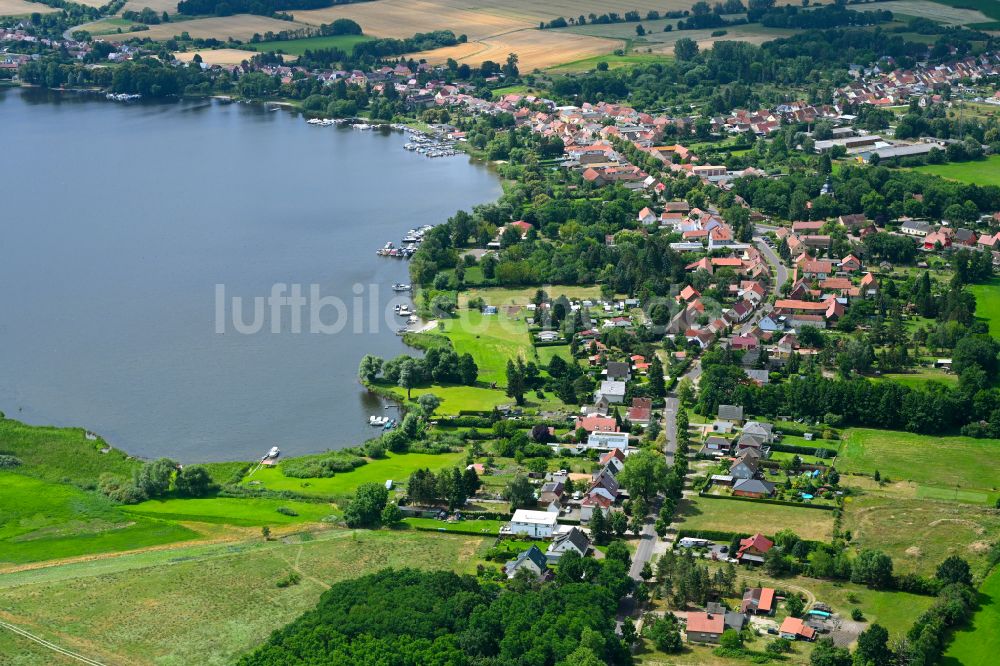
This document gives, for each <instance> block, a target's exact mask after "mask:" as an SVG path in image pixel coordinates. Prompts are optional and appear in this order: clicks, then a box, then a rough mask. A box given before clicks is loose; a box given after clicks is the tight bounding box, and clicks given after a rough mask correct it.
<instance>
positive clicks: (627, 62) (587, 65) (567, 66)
mask: <svg viewBox="0 0 1000 666" xmlns="http://www.w3.org/2000/svg"><path fill="white" fill-rule="evenodd" d="M670 59H671V58H670V57H669V56H666V55H662V54H653V53H626V54H625V55H615V54H613V53H611V54H605V55H599V56H591V57H589V58H584V59H582V60H574V61H572V62H567V63H563V64H561V65H557V66H555V67H550V68H549V70H548V71H549V72H552V73H553V74H573V73H577V72H589V71H590V70H592V69H596V68H597V63H600V62H606V63H608V69H617V68H619V67H630V66H632V65H644V64H647V63H651V62H665V61H668V60H670Z"/></svg>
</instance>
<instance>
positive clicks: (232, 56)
mask: <svg viewBox="0 0 1000 666" xmlns="http://www.w3.org/2000/svg"><path fill="white" fill-rule="evenodd" d="M195 54H198V55H200V56H201V60H202V62H205V63H207V64H209V65H238V64H240V63H241V62H243V61H244V60H249V59H250V58H252V57H254V56H255V55H257V52H256V51H244V50H243V49H206V50H203V51H187V52H183V53H175V54H174V57H175V58H177V59H178V60H180V61H181V62H190V61H191V60H193V59H194V56H195ZM295 59H296V56H285V62H289V61H292V60H295Z"/></svg>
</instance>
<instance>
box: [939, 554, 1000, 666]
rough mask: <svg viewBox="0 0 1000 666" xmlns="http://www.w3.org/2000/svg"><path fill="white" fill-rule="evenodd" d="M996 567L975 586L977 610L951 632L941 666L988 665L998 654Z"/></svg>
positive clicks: (998, 583)
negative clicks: (963, 624)
mask: <svg viewBox="0 0 1000 666" xmlns="http://www.w3.org/2000/svg"><path fill="white" fill-rule="evenodd" d="M997 627H1000V570H996V571H994V572H993V574H992V575H991V576H990V577H989V578H987V579H986V581H985V582H984V583H983V585H982V586H981V587H980V588H979V610H978V611H976V614H975V615H973V616H972V621H971V622H970V623H969V624H968V626H966V627H963V628H961V629H958V630H956V631H955V632H954V638H953V639H952V642H951V644H950V645H949V646H948V649H947V650H946V651H945V653H944V658H943V659H942V660H941V664H942V666H964V664H989V663H992V662H993V660H994V659H996V656H997V654H1000V632H998V631H997V630H996V629H997Z"/></svg>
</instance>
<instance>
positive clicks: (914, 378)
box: [878, 322, 1000, 389]
mask: <svg viewBox="0 0 1000 666" xmlns="http://www.w3.org/2000/svg"><path fill="white" fill-rule="evenodd" d="M998 323H1000V322H998ZM878 379H879V380H885V379H891V380H892V381H894V382H896V383H897V384H902V385H903V386H908V387H910V388H913V389H922V388H924V387H926V385H927V382H940V383H941V384H945V385H947V386H958V375H955V374H950V373H947V372H945V371H943V370H935V369H934V368H920V369H918V370H916V371H914V372H899V373H886V374H884V375H881V376H880V377H878Z"/></svg>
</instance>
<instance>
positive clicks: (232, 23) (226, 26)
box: [105, 14, 303, 41]
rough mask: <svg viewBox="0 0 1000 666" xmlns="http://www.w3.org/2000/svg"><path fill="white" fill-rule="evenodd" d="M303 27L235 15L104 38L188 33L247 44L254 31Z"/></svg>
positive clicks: (248, 15)
mask: <svg viewBox="0 0 1000 666" xmlns="http://www.w3.org/2000/svg"><path fill="white" fill-rule="evenodd" d="M301 27H303V26H302V25H301V24H299V23H292V22H289V21H279V20H278V19H273V18H268V17H266V16H253V15H250V14H237V15H235V16H218V17H212V18H204V19H194V20H192V21H179V22H177V23H160V24H159V25H151V26H149V30H143V31H141V32H129V33H125V34H122V35H113V36H110V35H109V36H108V37H106V38H105V39H109V40H112V41H125V40H127V39H131V38H133V37H138V38H139V39H142V38H144V37H148V38H150V39H155V40H163V39H170V38H171V37H174V36H176V35H179V34H181V33H182V32H187V33H188V34H189V35H191V36H192V37H201V38H208V37H215V38H216V39H221V40H225V39H226V38H228V37H232V38H233V39H239V40H242V41H247V40H249V39H250V38H251V37H252V36H253V34H254V33H255V32H259V33H260V34H262V35H263V34H264V33H265V32H267V31H268V30H270V31H271V32H279V31H281V30H294V29H296V28H301Z"/></svg>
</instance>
